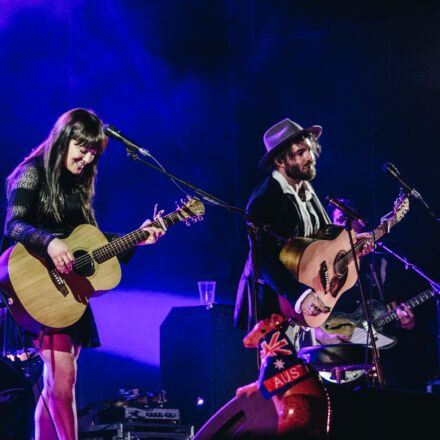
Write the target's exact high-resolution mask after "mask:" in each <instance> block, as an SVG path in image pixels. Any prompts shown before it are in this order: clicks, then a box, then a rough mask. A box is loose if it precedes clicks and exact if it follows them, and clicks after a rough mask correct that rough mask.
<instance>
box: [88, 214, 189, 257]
mask: <svg viewBox="0 0 440 440" xmlns="http://www.w3.org/2000/svg"><path fill="white" fill-rule="evenodd" d="M162 221H163V222H164V224H165V226H166V227H167V228H168V227H169V226H171V225H174V224H175V223H177V222H179V221H181V217H179V215H178V214H177V212H172V213H170V214H168V215H166V216H165V217H162ZM149 226H155V227H157V228H161V227H162V224H161V222H160V221H159V220H155V221H154V222H153V223H151V225H149ZM149 235H150V233H149V232H148V231H145V230H143V229H142V228H140V229H136V230H135V231H132V232H130V233H128V234H126V235H123V236H122V237H119V238H117V239H116V240H113V241H111V242H109V243H107V244H105V245H104V246H101V247H99V248H97V249H95V250H94V251H93V252H92V255H93V259H94V260H95V261H97V262H98V263H103V262H104V261H107V260H109V259H110V258H113V257H115V256H116V255H119V254H121V253H123V252H125V251H127V250H128V249H131V248H132V247H134V246H136V245H137V244H138V243H141V242H143V241H145V240H146V239H147V238H148V237H149Z"/></svg>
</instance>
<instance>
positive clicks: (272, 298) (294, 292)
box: [234, 118, 330, 434]
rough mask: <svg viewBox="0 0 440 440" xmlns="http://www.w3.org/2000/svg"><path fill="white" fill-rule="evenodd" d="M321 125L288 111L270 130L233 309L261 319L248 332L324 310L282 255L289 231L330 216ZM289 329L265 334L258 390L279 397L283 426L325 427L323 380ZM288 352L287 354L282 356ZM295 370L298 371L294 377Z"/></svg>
mask: <svg viewBox="0 0 440 440" xmlns="http://www.w3.org/2000/svg"><path fill="white" fill-rule="evenodd" d="M321 132H322V128H321V127H320V126H318V125H313V126H311V127H309V128H305V129H304V128H302V127H301V126H300V125H298V124H297V123H295V122H293V121H291V120H290V119H287V118H286V119H283V120H282V121H280V122H278V123H277V124H275V125H274V126H272V127H271V128H269V130H267V131H266V133H265V134H264V138H263V140H264V144H265V146H266V150H267V152H266V154H265V155H264V156H263V158H262V159H261V161H260V166H261V167H263V168H265V169H266V170H268V171H269V176H268V177H266V179H265V180H264V181H263V182H262V183H261V184H260V185H259V186H258V187H257V188H256V189H255V190H254V192H253V193H252V195H251V197H250V200H249V202H248V205H247V215H248V222H249V238H250V253H249V258H248V260H247V263H246V265H245V268H244V271H243V274H242V276H241V279H240V283H239V287H238V292H237V303H236V310H235V316H234V318H235V323H236V325H237V326H239V327H243V328H247V329H248V330H249V329H250V328H251V327H252V326H253V324H255V323H256V322H257V321H259V322H258V324H257V325H256V326H255V327H254V329H253V330H252V331H251V332H250V333H249V335H253V334H255V333H256V331H257V329H259V327H261V326H262V323H263V322H268V320H269V319H272V320H273V319H274V317H277V316H279V315H281V316H282V317H283V318H284V322H285V323H287V322H289V320H290V319H292V320H293V321H294V322H295V323H298V324H304V315H311V316H316V315H318V314H320V313H322V312H325V311H326V308H325V306H324V304H323V303H322V302H321V301H320V300H319V299H318V298H317V297H316V296H315V295H314V292H312V290H311V289H307V288H306V286H304V285H302V284H300V283H299V282H298V281H296V280H295V278H294V277H293V275H292V274H291V273H290V272H289V271H288V270H287V269H286V268H285V267H284V265H283V264H282V263H281V261H280V259H279V254H280V251H281V248H282V247H283V245H284V244H285V241H286V240H287V239H288V238H290V237H298V236H299V237H311V236H313V235H315V234H316V233H317V232H318V230H319V229H320V228H322V227H323V226H325V225H326V224H328V223H330V220H329V218H328V215H327V213H326V212H325V210H324V208H323V206H322V205H321V203H320V201H319V200H318V197H317V196H316V194H315V192H314V190H313V188H312V185H311V184H310V182H311V181H312V180H313V178H314V177H315V174H316V169H315V165H316V159H317V157H318V156H319V153H320V151H321V147H320V145H319V143H318V138H319V136H320V135H321ZM263 320H264V321H263ZM286 330H287V328H286V325H285V324H283V325H282V326H279V327H277V328H276V329H274V330H273V332H270V333H268V332H266V333H265V334H264V336H262V337H261V339H260V341H259V348H260V355H261V369H260V375H259V379H258V381H257V382H256V384H255V387H254V389H259V391H260V392H261V393H262V395H263V396H264V397H266V398H273V399H275V400H274V402H275V407H276V410H277V414H278V431H279V432H286V431H288V432H304V433H306V434H311V433H313V434H316V433H320V434H324V432H325V430H326V429H327V430H328V424H327V421H328V414H329V413H328V411H329V408H328V406H327V398H326V393H325V390H324V387H323V385H322V384H321V382H320V380H319V379H318V375H317V373H316V372H315V371H314V370H313V369H312V368H310V367H309V366H308V365H307V364H304V362H303V361H301V360H300V359H299V358H298V357H297V355H296V351H295V348H294V347H293V345H291V344H290V342H289V341H288V338H287V334H286V333H285V332H286ZM282 353H284V354H288V356H287V358H286V356H285V358H281V356H280V355H281V354H282ZM289 371H290V372H292V371H297V372H298V373H297V374H296V375H295V377H293V375H289ZM291 376H292V377H291ZM251 389H252V384H251V385H249V386H245V387H242V388H241V389H239V390H237V395H238V396H240V395H242V394H243V392H244V391H245V390H251ZM246 392H247V391H246Z"/></svg>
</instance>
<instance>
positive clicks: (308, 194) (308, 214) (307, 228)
mask: <svg viewBox="0 0 440 440" xmlns="http://www.w3.org/2000/svg"><path fill="white" fill-rule="evenodd" d="M272 177H273V178H274V179H275V180H276V181H277V182H278V183H279V184H280V186H281V189H282V190H283V193H284V194H292V195H293V196H294V197H295V200H296V203H297V205H298V207H299V210H300V212H301V217H302V219H303V222H304V237H311V236H312V235H315V234H316V233H317V232H318V230H319V217H318V214H317V213H316V211H315V208H314V207H313V205H312V204H311V203H309V204H308V205H307V202H310V200H312V197H313V195H315V197H316V194H315V191H313V188H312V185H310V184H309V182H307V181H305V180H303V181H301V182H300V183H298V185H295V188H294V187H293V186H292V185H291V184H290V183H289V182H288V181H287V179H286V178H285V177H284V176H283V175H282V174H281V173H280V172H279V171H278V170H273V171H272ZM301 186H303V188H304V194H305V201H303V200H301V197H300V196H299V195H298V191H299V189H300V188H301ZM312 217H314V223H315V226H313V221H312Z"/></svg>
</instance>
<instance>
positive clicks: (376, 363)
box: [345, 212, 384, 388]
mask: <svg viewBox="0 0 440 440" xmlns="http://www.w3.org/2000/svg"><path fill="white" fill-rule="evenodd" d="M352 221H353V219H352V218H351V216H350V215H349V214H348V213H347V212H345V230H346V231H347V232H348V237H349V239H350V246H351V253H352V256H353V261H354V266H355V269H356V274H357V277H358V280H359V291H360V294H361V300H362V305H363V308H364V312H365V318H366V321H367V332H368V338H369V339H370V340H371V346H372V348H373V364H374V368H375V370H376V374H377V381H378V384H379V388H383V387H384V378H383V373H382V367H381V365H380V354H379V350H378V348H377V345H376V340H375V338H374V333H373V324H372V320H371V315H370V309H369V307H368V303H367V299H366V296H365V292H364V288H363V283H362V280H361V276H360V269H359V261H358V258H357V255H356V248H355V245H354V241H353V237H352V235H351V232H352V230H353V228H352V225H351V223H352ZM368 338H367V345H366V347H367V349H368Z"/></svg>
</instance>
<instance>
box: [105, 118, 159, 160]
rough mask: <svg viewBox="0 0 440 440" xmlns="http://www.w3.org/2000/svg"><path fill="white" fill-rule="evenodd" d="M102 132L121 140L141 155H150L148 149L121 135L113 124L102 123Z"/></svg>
mask: <svg viewBox="0 0 440 440" xmlns="http://www.w3.org/2000/svg"><path fill="white" fill-rule="evenodd" d="M104 133H105V134H106V135H107V136H108V137H111V138H113V139H116V140H117V141H119V142H122V143H123V144H124V145H125V146H126V147H128V148H131V149H132V150H136V151H137V152H138V153H140V154H142V156H147V157H152V156H151V154H150V152H149V151H148V150H146V149H145V148H141V147H139V145H137V144H135V143H134V142H133V141H131V140H130V139H128V137H127V136H125V135H123V134H122V133H121V132H120V131H119V130H118V129H117V128H116V127H115V126H114V125H110V124H104Z"/></svg>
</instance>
